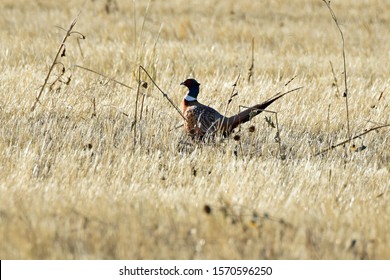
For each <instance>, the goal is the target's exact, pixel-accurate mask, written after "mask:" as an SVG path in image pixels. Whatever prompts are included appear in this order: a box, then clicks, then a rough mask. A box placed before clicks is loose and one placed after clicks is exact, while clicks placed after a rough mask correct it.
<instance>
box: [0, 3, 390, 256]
mask: <svg viewBox="0 0 390 280" xmlns="http://www.w3.org/2000/svg"><path fill="white" fill-rule="evenodd" d="M332 8H333V9H334V11H335V13H336V15H337V17H338V19H339V23H340V25H341V28H342V30H343V32H344V35H345V40H346V46H345V51H346V55H347V65H346V66H347V69H348V88H349V115H350V126H351V134H352V136H353V135H357V134H359V133H361V132H363V131H364V130H365V129H369V128H371V127H374V126H377V125H380V124H388V123H389V122H390V119H389V116H390V114H389V112H390V109H389V101H390V97H389V90H390V83H389V81H390V80H389V77H390V64H389V61H388V60H389V46H390V34H389V26H390V13H389V10H390V3H389V1H352V0H350V1H344V0H343V1H332ZM79 11H81V14H80V15H79V17H78V20H77V23H76V26H75V27H74V30H75V31H79V32H81V33H82V34H83V35H85V36H86V39H85V40H79V42H80V47H81V48H80V47H79V45H78V40H77V38H79V37H80V35H77V34H73V35H71V36H70V37H69V38H67V41H66V53H65V56H64V57H60V59H59V61H61V62H62V63H63V65H60V64H57V65H56V67H55V69H54V70H53V72H52V74H51V77H50V79H49V81H48V84H47V86H46V87H45V89H44V91H43V93H42V95H41V97H40V102H39V103H38V104H37V106H36V108H35V110H33V111H31V107H32V105H33V103H34V101H35V97H36V95H37V94H38V92H39V90H40V86H41V85H42V84H43V82H44V78H45V77H46V75H47V73H48V70H49V67H50V65H51V64H52V62H53V58H54V56H55V54H56V52H57V50H58V47H59V44H60V42H61V40H62V38H63V36H64V34H65V32H66V30H67V28H68V27H69V24H70V23H71V21H72V20H73V19H74V18H75V17H76V16H77V14H78V13H79ZM56 26H60V27H62V28H64V29H65V30H62V29H60V28H57V27H56ZM0 31H1V32H0V121H1V125H0V238H1V242H0V258H1V259H100V258H102V259H155V258H158V259H171V258H179V259H241V258H243V259H257V258H260V259H263V258H265V259H390V209H389V205H390V193H389V187H390V185H389V184H390V183H389V182H390V164H389V162H390V149H389V146H390V137H389V136H390V131H389V128H383V129H380V130H377V131H374V132H370V133H368V134H366V135H364V136H362V137H361V138H360V139H356V140H354V141H353V142H350V143H347V145H345V147H343V146H340V147H337V148H335V149H333V150H331V151H330V152H328V153H325V154H323V155H321V156H314V154H315V153H317V152H319V151H320V150H322V149H326V148H328V147H329V146H331V145H335V144H337V143H339V142H341V141H343V140H345V139H347V137H348V133H347V123H346V109H345V98H344V97H343V96H342V95H343V91H344V80H343V77H344V76H343V73H342V72H343V63H342V48H341V40H340V34H339V33H338V30H337V28H336V25H335V24H334V22H333V21H332V18H331V16H330V13H329V10H328V9H327V7H326V5H325V4H324V3H323V2H322V1H320V0H318V1H317V0H311V1H298V0H292V1H251V0H248V1H246V0H245V1H230V0H229V1H192V0H186V1H182V0H173V1H150V2H149V3H148V1H122V0H116V1H115V0H112V1H109V0H95V1H89V0H88V1H83V0H72V1H49V0H40V1H28V0H19V1H14V0H2V1H1V2H0ZM252 38H254V68H253V75H252V77H251V80H250V81H248V74H249V68H250V66H251V62H252ZM330 62H331V63H332V65H333V69H334V76H333V74H332V69H331V66H330ZM75 64H78V65H82V66H85V67H88V68H90V69H93V70H94V71H97V72H99V73H101V74H105V75H107V76H109V77H112V78H114V79H116V80H117V81H121V82H123V83H125V84H127V85H129V86H131V87H132V88H133V89H132V90H130V89H128V88H126V87H124V86H122V85H120V84H118V83H115V82H112V81H110V80H109V79H107V78H104V77H102V76H99V75H96V74H94V73H91V72H88V71H85V70H83V69H80V68H75V67H73V65H75ZM139 65H143V66H144V67H145V68H146V69H147V70H148V71H149V73H150V74H151V75H152V77H153V78H154V79H155V81H156V83H157V84H158V85H159V86H160V87H161V88H162V89H163V90H164V91H165V92H166V93H167V94H168V96H169V97H170V98H171V99H172V100H173V102H174V103H175V104H178V105H180V102H181V100H182V98H183V96H184V94H185V88H183V87H181V86H180V85H179V84H180V82H182V81H183V80H184V79H186V78H188V77H195V78H196V79H197V80H198V81H199V82H200V83H201V93H200V95H199V99H200V101H201V102H203V103H205V104H208V105H210V106H213V107H214V108H216V109H218V110H219V111H221V112H224V110H225V107H226V103H227V100H228V99H229V97H230V94H231V90H232V85H233V83H234V82H235V80H236V78H237V76H238V75H239V74H240V75H241V77H240V79H239V82H238V84H237V87H236V90H237V91H238V96H236V97H234V98H233V101H232V103H231V104H230V105H229V108H228V115H229V114H230V115H231V114H233V113H235V112H237V111H238V109H239V107H238V106H239V105H253V104H255V103H259V102H261V101H263V100H265V99H267V98H268V97H270V96H272V95H274V94H276V93H277V92H279V91H281V90H288V89H291V88H294V87H298V86H304V88H303V89H302V90H299V91H296V92H293V93H290V94H288V95H287V96H285V97H283V98H282V99H281V100H278V101H277V102H276V103H274V104H272V106H270V107H269V109H270V110H273V111H277V112H278V120H279V127H280V130H281V141H282V142H281V144H282V151H283V153H284V154H285V159H284V160H282V159H280V157H279V154H278V153H279V150H278V143H277V142H275V134H276V130H275V128H273V127H272V126H271V125H270V124H269V123H268V122H267V121H266V120H265V118H264V117H267V118H268V117H270V118H271V120H272V122H275V115H274V114H272V113H263V114H261V115H259V116H258V117H256V118H255V119H253V120H252V121H251V122H250V123H247V124H245V125H243V126H242V127H241V130H237V131H236V132H235V134H234V135H239V136H240V140H239V141H235V140H234V139H233V136H234V135H232V137H230V138H229V139H225V140H218V139H217V141H216V143H209V144H192V143H191V141H190V140H189V139H188V138H187V137H186V135H185V134H184V132H183V130H182V128H176V127H177V126H179V125H180V124H182V118H181V116H180V115H179V114H178V113H177V112H176V111H175V109H174V108H173V107H172V106H171V105H170V104H169V102H168V101H167V99H165V98H164V96H163V95H162V94H161V93H160V92H159V91H158V90H157V89H156V87H155V86H153V85H152V83H151V82H150V80H148V79H147V77H146V75H145V74H144V73H143V74H142V75H141V79H142V81H146V82H147V83H148V87H147V89H146V90H144V91H143V92H141V93H140V94H141V95H140V96H139V99H138V114H137V123H136V125H135V126H134V125H133V121H134V114H135V112H134V111H135V104H136V95H137V94H136V93H137V77H138V66H139ZM62 67H65V70H66V71H65V73H64V75H63V76H62V77H61V80H62V81H63V82H62V83H61V82H57V83H55V84H53V85H52V83H53V81H54V80H55V79H56V78H57V77H58V75H59V74H60V73H61V68H62ZM294 76H296V78H295V79H294V80H293V81H292V82H291V83H290V84H289V85H288V86H287V87H284V84H285V83H286V82H288V81H289V80H290V79H291V78H293V77H294ZM334 77H335V78H336V79H337V82H335V80H334ZM68 78H70V80H68ZM141 88H142V89H143V87H141ZM381 94H382V96H381ZM142 104H143V106H142ZM141 107H142V117H141V115H140V114H141ZM251 126H254V127H255V131H254V132H251V131H249V129H248V128H249V127H251ZM353 145H354V146H353ZM364 148H365V149H364Z"/></svg>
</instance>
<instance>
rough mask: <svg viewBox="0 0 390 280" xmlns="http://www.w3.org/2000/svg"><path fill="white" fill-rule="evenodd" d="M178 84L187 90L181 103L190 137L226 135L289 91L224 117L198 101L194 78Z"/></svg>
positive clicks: (196, 85)
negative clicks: (219, 133)
mask: <svg viewBox="0 0 390 280" xmlns="http://www.w3.org/2000/svg"><path fill="white" fill-rule="evenodd" d="M180 85H183V86H186V87H187V88H188V90H189V91H188V93H187V95H186V96H185V97H184V99H183V104H182V105H183V116H184V117H185V124H184V129H185V131H186V132H187V133H188V134H189V135H190V136H191V137H193V138H196V139H204V138H205V137H207V136H212V135H215V133H216V132H221V133H222V134H223V135H224V136H228V135H229V134H230V133H232V132H233V130H234V129H235V128H236V127H238V126H239V125H240V124H243V123H245V122H247V121H249V120H251V119H252V118H253V117H254V116H256V115H258V114H260V113H261V112H262V111H264V109H265V108H267V107H268V106H269V105H271V104H272V103H273V102H274V101H276V100H278V99H279V98H281V97H282V96H284V95H285V94H287V93H289V92H291V91H288V92H285V93H280V94H277V95H275V96H274V97H271V98H270V99H268V100H267V101H265V102H263V103H260V104H257V105H255V106H252V107H250V108H248V109H246V110H244V111H242V112H240V113H238V114H236V115H234V116H231V117H225V116H223V115H222V114H220V113H219V112H218V111H217V110H215V109H213V108H211V107H209V106H206V105H203V104H201V103H199V102H198V100H197V98H198V94H199V86H200V84H199V83H198V82H197V81H196V80H195V79H187V80H185V81H184V82H182V83H181V84H180Z"/></svg>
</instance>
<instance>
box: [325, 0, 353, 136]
mask: <svg viewBox="0 0 390 280" xmlns="http://www.w3.org/2000/svg"><path fill="white" fill-rule="evenodd" d="M322 1H323V2H324V3H325V5H326V6H327V7H328V9H329V12H330V14H331V16H332V18H333V20H334V22H335V23H336V26H337V28H338V30H339V32H340V35H341V40H342V43H343V66H344V88H345V89H344V97H345V107H346V110H347V129H348V137H349V138H351V136H352V135H351V130H350V127H349V109H348V84H347V66H346V62H345V41H344V34H343V31H342V30H341V28H340V25H339V23H338V20H337V17H336V15H335V13H334V12H333V10H332V8H331V7H330V1H327V0H322Z"/></svg>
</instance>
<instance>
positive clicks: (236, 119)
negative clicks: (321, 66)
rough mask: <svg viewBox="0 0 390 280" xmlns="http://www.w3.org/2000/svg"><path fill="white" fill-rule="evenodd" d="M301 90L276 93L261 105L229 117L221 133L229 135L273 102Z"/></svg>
mask: <svg viewBox="0 0 390 280" xmlns="http://www.w3.org/2000/svg"><path fill="white" fill-rule="evenodd" d="M301 88H302V87H299V88H295V89H292V90H289V91H286V92H283V93H278V94H276V95H275V96H273V97H271V98H270V99H268V100H267V101H265V102H263V103H260V104H257V105H255V106H252V107H250V108H248V109H245V110H244V111H242V112H240V113H238V114H236V115H234V116H231V117H229V118H227V119H225V121H224V122H223V124H222V128H223V131H224V132H225V133H227V134H230V133H231V132H232V131H233V129H235V128H236V127H237V126H239V125H240V124H242V123H245V122H247V121H250V120H251V119H252V118H253V117H255V116H257V115H258V114H260V113H261V112H263V111H264V110H265V109H266V108H267V107H268V106H269V105H271V104H272V103H273V102H275V101H276V100H278V99H279V98H281V97H283V96H285V95H286V94H288V93H290V92H293V91H296V90H299V89H301Z"/></svg>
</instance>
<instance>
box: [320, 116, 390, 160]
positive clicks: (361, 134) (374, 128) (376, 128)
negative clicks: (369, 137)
mask: <svg viewBox="0 0 390 280" xmlns="http://www.w3.org/2000/svg"><path fill="white" fill-rule="evenodd" d="M384 127H390V124H385V125H381V126H376V127H373V128H370V129H368V130H366V131H364V132H362V133H360V134H358V135H356V136H354V137H352V138H349V139H347V140H344V141H343V142H340V143H338V144H336V145H332V146H330V147H329V148H327V149H325V150H323V151H320V152H318V153H316V154H315V156H318V155H321V154H324V153H326V152H328V151H330V150H333V149H334V148H337V147H338V146H341V145H344V144H346V143H348V142H351V141H352V140H354V139H356V138H359V137H361V136H363V135H365V134H367V133H369V132H371V131H375V130H378V129H381V128H384Z"/></svg>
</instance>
